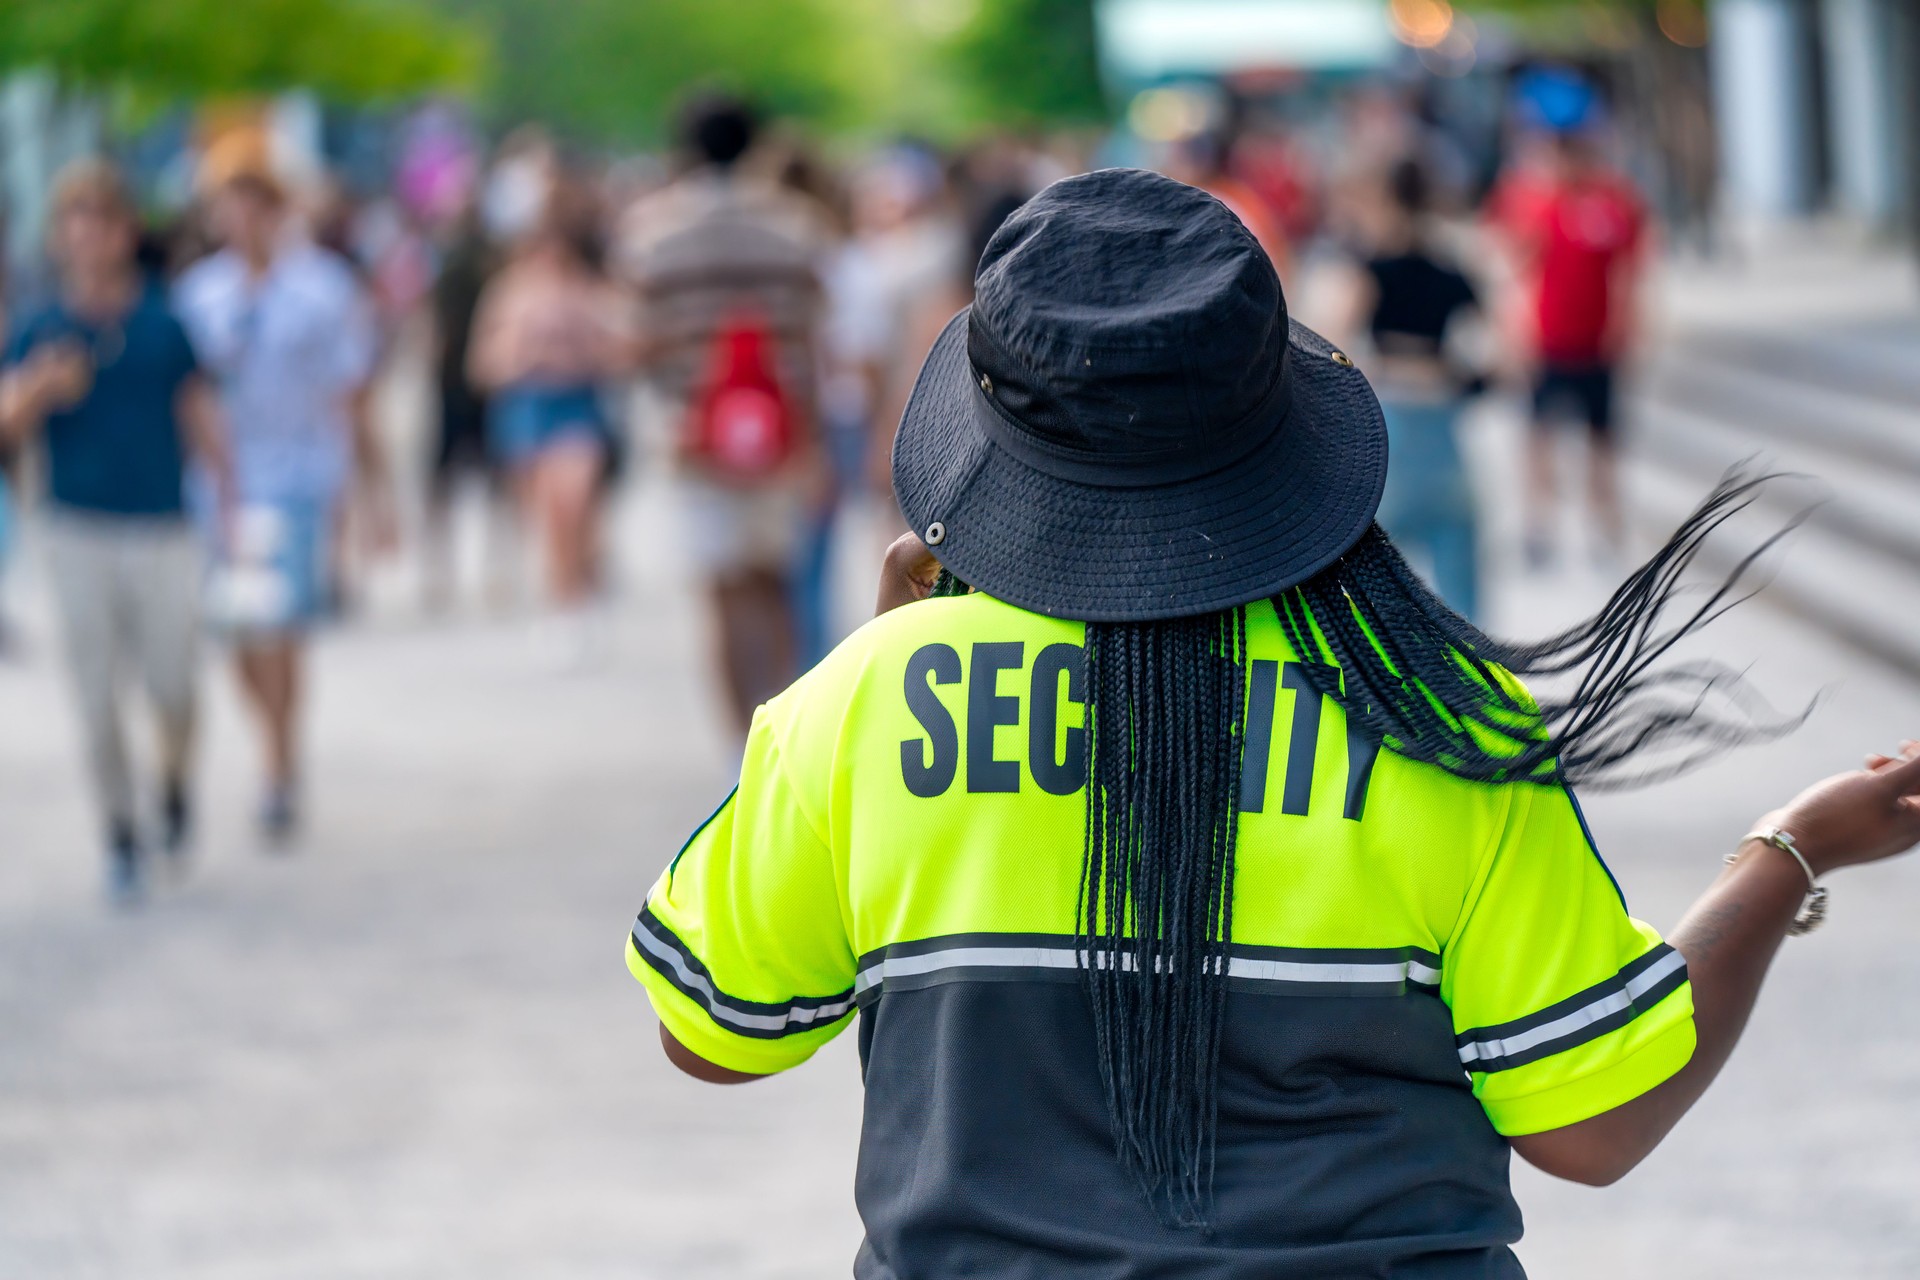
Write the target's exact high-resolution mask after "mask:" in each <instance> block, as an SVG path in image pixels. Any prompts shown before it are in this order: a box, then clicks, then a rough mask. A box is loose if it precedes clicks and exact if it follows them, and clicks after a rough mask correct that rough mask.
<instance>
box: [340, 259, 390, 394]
mask: <svg viewBox="0 0 1920 1280" xmlns="http://www.w3.org/2000/svg"><path fill="white" fill-rule="evenodd" d="M340 276H341V280H340V292H339V298H338V304H337V305H338V310H339V315H338V317H337V318H338V321H339V326H340V327H339V330H338V336H339V341H337V342H335V343H333V344H332V345H331V347H330V348H329V349H330V350H331V351H332V352H333V354H334V357H335V359H336V361H337V363H336V365H335V367H334V369H333V371H332V372H333V377H334V379H335V381H336V382H337V383H338V385H340V386H342V387H349V388H351V387H358V386H360V385H361V384H363V383H365V382H366V381H367V380H368V379H369V378H371V377H373V370H374V365H375V364H376V363H378V361H379V356H380V334H379V325H378V323H377V322H376V321H375V319H374V315H373V300H372V299H371V298H369V297H368V296H367V292H366V290H364V289H362V288H361V287H360V285H359V283H358V282H357V281H356V280H354V278H353V276H352V274H351V273H350V272H348V271H347V270H346V269H345V268H344V267H342V268H341V269H340Z"/></svg>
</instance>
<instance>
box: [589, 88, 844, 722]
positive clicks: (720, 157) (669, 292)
mask: <svg viewBox="0 0 1920 1280" xmlns="http://www.w3.org/2000/svg"><path fill="white" fill-rule="evenodd" d="M757 134H758V124H757V120H756V117H755V116H754V114H753V112H752V111H750V110H749V109H748V108H747V107H746V106H745V105H744V104H742V103H739V102H736V101H733V100H731V99H726V98H712V99H706V98H702V99H696V100H695V101H693V102H691V103H689V104H688V105H687V107H686V109H685V112H684V114H683V118H682V121H681V135H682V136H681V147H682V150H683V151H684V152H685V154H686V156H687V158H688V159H689V160H690V162H691V163H692V168H691V170H690V172H688V173H687V174H686V175H685V176H683V177H682V178H680V180H679V181H677V182H675V183H673V184H672V185H671V186H669V187H667V188H666V189H665V190H664V191H661V192H660V193H658V194H657V195H655V196H653V197H651V198H649V199H647V200H643V201H641V202H640V203H639V204H637V205H636V206H635V207H634V208H633V209H632V210H630V211H629V214H628V217H627V222H628V227H629V230H630V234H629V236H628V238H627V241H626V243H625V245H624V247H623V259H624V261H625V262H626V271H627V273H628V275H629V278H630V279H631V280H632V281H633V283H634V284H635V285H636V287H637V288H638V289H639V292H640V302H641V341H642V344H643V349H644V351H645V352H646V361H645V368H644V372H645V374H646V375H647V378H648V381H649V383H650V384H651V386H652V389H653V391H654V392H655V394H656V395H657V396H658V397H659V400H660V401H661V403H662V404H663V405H665V406H666V408H667V412H668V413H669V414H670V415H671V416H672V417H673V418H674V419H675V427H676V430H677V433H678V437H679V450H678V452H679V459H680V476H679V488H680V497H681V499H682V504H683V513H684V514H683V519H684V522H685V526H686V538H687V541H686V548H687V554H688V556H689V558H690V559H691V560H692V561H693V563H694V566H695V568H696V569H697V571H698V572H699V574H700V576H701V577H702V578H704V579H705V583H706V589H707V596H708V602H709V606H710V611H711V614H712V617H713V626H714V631H715V633H716V640H717V644H716V646H715V647H716V648H717V650H718V652H719V659H720V677H721V686H722V691H723V694H724V696H725V699H726V704H727V710H728V713H729V719H730V720H731V721H732V724H733V727H734V728H735V729H736V730H737V731H738V732H740V733H744V732H745V731H746V727H747V723H748V720H749V719H750V717H751V716H752V714H753V709H754V708H755V707H756V706H758V705H759V704H760V703H761V702H764V701H765V700H766V699H767V698H769V697H771V696H773V695H774V694H775V693H777V692H779V691H780V690H781V689H782V688H784V687H785V686H786V684H787V682H788V681H790V680H791V679H793V677H794V674H795V673H796V671H797V670H798V666H799V637H798V632H797V627H796V624H795V617H794V607H793V591H794V581H793V579H794V569H795V567H796V561H797V560H798V558H799V554H800V549H801V541H802V532H803V527H804V524H805V519H806V512H807V509H808V507H809V506H810V505H818V503H819V501H820V496H821V494H820V487H821V486H822V485H824V484H825V483H826V481H827V477H826V473H825V470H824V468H823V465H822V460H821V457H820V449H819V440H818V437H819V405H818V391H817V386H816V383H817V377H816V375H817V370H818V366H819V361H820V356H819V346H820V333H819V330H820V325H821V322H822V317H823V310H824V295H823V292H822V289H821V285H820V278H819V274H818V270H819V267H820V264H821V262H822V260H823V257H824V253H825V248H826V243H825V228H824V226H823V225H822V221H821V215H820V211H819V210H817V209H815V208H813V207H812V206H811V204H810V203H808V202H807V201H805V200H804V199H803V198H802V197H800V196H798V195H796V194H795V193H793V192H791V191H783V190H781V189H779V188H778V187H777V186H775V185H774V184H773V183H771V182H764V181H760V180H758V179H756V178H755V177H753V176H752V175H751V174H748V173H744V172H742V165H743V161H744V160H745V158H746V157H747V155H748V154H749V152H750V151H751V149H752V147H753V145H754V143H755V140H756V138H757Z"/></svg>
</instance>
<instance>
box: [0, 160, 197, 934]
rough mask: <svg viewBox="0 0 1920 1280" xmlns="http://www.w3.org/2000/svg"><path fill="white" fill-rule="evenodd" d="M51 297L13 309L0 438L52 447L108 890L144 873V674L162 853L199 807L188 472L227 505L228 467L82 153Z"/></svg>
mask: <svg viewBox="0 0 1920 1280" xmlns="http://www.w3.org/2000/svg"><path fill="white" fill-rule="evenodd" d="M51 223H52V226H51V238H52V243H51V245H50V249H51V254H52V257H53V259H54V262H55V264H56V266H57V269H58V274H59V294H58V297H57V299H56V300H55V301H54V302H52V303H51V304H50V305H48V306H47V307H45V308H44V309H42V310H40V311H39V312H36V313H34V314H32V315H29V316H27V317H25V318H24V319H23V321H22V322H21V324H20V325H19V326H18V327H17V329H16V331H15V333H14V336H13V339H12V341H11V343H10V344H9V347H8V350H7V357H6V364H7V368H6V373H5V375H4V381H3V382H0V440H4V441H5V442H7V443H13V442H20V441H25V440H29V439H32V440H37V441H38V442H39V444H40V445H41V447H42V449H43V451H44V453H45V458H46V476H47V490H48V493H47V496H48V501H49V517H48V521H47V530H46V533H47V538H46V541H47V554H48V559H49V563H50V569H51V578H52V583H53V589H54V598H55V601H56V603H57V605H58V608H59V613H60V620H61V624H62V628H63V631H64V636H65V647H66V655H67V662H68V665H69V667H70V668H71V670H72V675H73V682H74V688H75V691H76V693H77V695H78V699H79V704H80V710H81V715H82V719H83V722H84V726H85V737H86V743H87V754H88V758H89V760H90V762H91V765H92V771H93V780H94V786H95V790H96V792H97V794H98V798H99V804H100V809H101V818H102V823H103V826H104V829H105V836H106V843H107V849H108V854H109V860H108V874H109V889H110V892H111V893H112V894H113V895H114V896H115V897H116V898H118V899H121V900H131V899H132V898H134V897H136V896H137V895H138V893H139V891H140V889H141V885H142V879H143V859H142V856H141V854H142V845H143V834H144V833H143V830H142V823H141V821H140V819H141V814H140V807H139V799H140V797H139V788H138V787H137V786H136V785H135V780H134V777H133V771H132V768H131V764H130V761H129V753H128V750H127V746H126V741H125V734H124V732H123V728H122V712H123V707H122V702H123V699H122V690H121V680H122V676H123V674H124V670H123V669H125V668H128V667H131V668H133V669H135V670H137V671H138V672H139V675H140V679H141V681H142V683H143V685H144V686H145V689H146V692H147V694H148V695H149V697H150V698H151V700H152V703H153V707H154V711H155V713H156V716H155V719H156V721H157V723H158V726H159V730H160V752H159V764H160V785H159V788H158V790H159V802H160V804H159V808H160V814H159V818H160V821H159V826H158V831H157V836H158V840H159V844H160V847H161V848H162V849H163V850H164V851H165V852H166V853H167V854H169V855H171V856H172V857H173V858H174V859H176V860H177V859H179V858H180V857H182V856H184V854H185V853H186V851H187V843H188V837H189V834H190V827H191V816H192V792H193V787H192V764H193V737H194V722H195V656H196V652H197V647H198V645H197V630H198V629H197V619H198V616H199V608H200V570H199V555H198V552H197V547H196V542H195V538H194V535H193V533H192V530H191V527H190V525H189V523H188V521H187V518H186V499H185V477H186V470H187V466H188V462H189V460H190V459H194V458H197V459H198V460H199V461H200V463H201V464H202V466H203V468H204V470H205V472H206V474H207V475H208V476H209V477H210V479H211V480H212V482H213V486H214V489H215V494H216V502H217V505H218V506H219V508H220V509H221V510H222V511H225V510H226V509H228V508H229V507H230V503H231V475H230V471H229V468H228V464H227V457H226V452H225V448H224V442H223V439H222V435H221V428H220V422H219V412H218V406H217V404H216V402H215V397H214V394H213V390H212V387H211V384H210V383H209V382H208V380H207V379H206V377H205V376H204V375H203V374H202V372H201V369H200V366H199V364H198V362H197V361H196V359H195V357H194V352H193V347H192V346H191V344H190V343H189V342H188V339H187V334H186V331H185V330H184V329H183V328H182V326H181V324H180V322H179V321H178V320H177V319H175V317H174V315H173V313H172V311H171V310H169V308H168V303H167V298H166V294H165V291H164V289H163V288H162V287H161V286H160V284H159V283H158V282H157V281H154V280H152V279H150V278H148V277H147V276H146V275H145V274H144V272H143V271H142V270H141V268H140V266H139V264H138V263H137V262H136V260H135V256H134V250H135V244H136V241H137V239H138V235H139V226H138V221H137V216H136V214H135V212H134V207H133V204H132V201H131V199H130V198H129V196H128V194H127V190H126V187H125V186H124V184H123V182H122V180H121V177H120V174H119V173H118V171H117V170H115V169H114V168H113V167H112V166H111V165H109V164H107V163H105V162H104V161H98V160H84V161H79V162H76V163H75V164H74V165H72V166H70V167H69V168H68V169H66V170H65V171H64V172H63V173H62V174H61V176H60V178H59V181H58V183H57V185H56V188H55V192H54V197H53V211H52V219H51Z"/></svg>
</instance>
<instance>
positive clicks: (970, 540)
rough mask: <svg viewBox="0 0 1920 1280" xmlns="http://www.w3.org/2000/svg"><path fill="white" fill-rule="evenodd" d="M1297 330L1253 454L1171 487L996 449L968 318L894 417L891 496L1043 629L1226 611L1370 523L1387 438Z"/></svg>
mask: <svg viewBox="0 0 1920 1280" xmlns="http://www.w3.org/2000/svg"><path fill="white" fill-rule="evenodd" d="M1334 354H1335V348H1334V347H1333V346H1332V345H1331V344H1330V343H1328V342H1327V340H1326V339H1324V338H1322V337H1321V336H1320V335H1318V334H1316V333H1314V332H1313V331H1312V330H1311V329H1308V328H1307V327H1306V326H1304V325H1301V324H1297V323H1294V324H1292V325H1291V330H1290V332H1289V334H1288V359H1289V362H1290V369H1289V376H1290V377H1291V379H1292V388H1291V396H1290V401H1289V407H1288V408H1287V409H1286V411H1285V416H1284V418H1283V420H1282V421H1281V423H1280V424H1279V426H1278V427H1277V428H1276V429H1275V430H1274V432H1273V434H1272V435H1271V436H1270V437H1269V438H1268V439H1267V440H1266V441H1265V442H1264V443H1263V444H1262V445H1260V446H1259V447H1258V448H1257V449H1255V450H1254V451H1253V452H1252V453H1251V454H1249V455H1247V456H1246V457H1244V458H1242V459H1240V460H1239V461H1237V462H1235V463H1233V464H1231V465H1229V466H1225V467H1222V468H1220V469H1219V470H1217V471H1213V472H1210V473H1208V474H1206V475H1202V476H1198V477H1195V478H1193V479H1189V480H1182V481H1178V482H1176V483H1170V484H1166V485H1152V486H1141V485H1137V484H1132V485H1125V486H1111V487H1109V486H1105V485H1097V484H1086V483H1080V482H1075V481H1070V480H1064V479H1061V478H1058V477H1056V476H1053V475H1049V474H1046V473H1045V472H1043V471H1040V470H1038V469H1036V468H1034V467H1032V466H1029V465H1028V464H1027V463H1025V462H1023V461H1022V460H1020V459H1018V458H1016V457H1014V456H1013V455H1012V454H1011V453H1009V452H1008V451H1007V450H1005V449H1003V448H1001V447H1000V446H999V445H997V444H996V443H995V442H994V441H993V440H992V439H991V438H990V437H989V436H988V434H987V433H986V432H985V431H984V430H982V428H981V427H980V425H979V423H978V420H977V417H976V413H975V409H974V406H973V403H972V396H973V395H974V377H975V375H974V372H973V368H972V365H971V364H970V363H969V361H968V359H967V313H966V312H965V311H962V312H961V313H960V314H959V315H957V316H955V317H954V319H953V320H952V321H951V322H950V323H949V324H948V325H947V327H946V328H945V329H944V330H943V331H942V332H941V334H940V337H939V339H938V340H936V341H935V343H934V345H933V350H932V352H931V353H930V354H929V355H928V357H927V362H926V364H925V366H923V367H922V369H921V371H920V377H919V379H918V381H917V382H916V383H915V384H914V388H913V395H912V396H911V397H910V398H909V400H908V402H907V408H906V412H905V414H904V415H903V416H902V418H901V422H900V430H899V434H898V435H897V436H896V437H895V440H894V446H893V488H894V494H895V496H896V497H897V498H898V499H899V502H900V510H901V512H902V514H904V515H905V516H906V518H907V523H908V525H909V526H910V527H912V528H913V530H914V531H915V532H916V533H919V534H920V535H921V536H922V537H925V536H926V534H927V530H928V528H929V527H930V526H932V525H934V524H936V523H938V524H939V525H940V526H942V535H943V536H942V537H941V538H940V540H939V542H938V545H935V546H933V547H932V550H933V553H934V555H935V557H936V558H938V559H939V561H940V563H941V564H943V565H945V566H946V567H947V568H948V569H950V570H952V571H953V573H954V574H955V576H957V577H959V578H960V579H961V580H962V581H964V582H967V583H969V584H971V585H973V586H975V587H978V588H979V589H980V590H982V591H985V592H986V593H987V594H989V595H992V596H994V597H996V598H997V599H1001V600H1005V601H1006V602H1007V603H1009V604H1013V605H1017V606H1019V607H1020V608H1022V609H1029V610H1032V611H1034V612H1036V613H1043V614H1048V615H1050V616H1053V617H1061V618H1076V619H1081V620H1084V621H1087V622H1145V621H1151V620H1154V619H1160V618H1181V617H1190V616H1193V615H1195V614H1202V613H1212V612H1216V611H1218V610H1222V609H1230V608H1233V607H1234V606H1236V605H1242V604H1248V603H1251V602H1253V601H1255V600H1260V599H1264V598H1266V597H1268V596H1272V595H1276V594H1278V593H1279V592H1281V591H1284V590H1286V589H1287V588H1288V587H1291V586H1294V585H1295V584H1297V583H1299V582H1302V581H1304V580H1306V579H1307V578H1310V577H1312V576H1313V575H1314V574H1316V573H1318V572H1319V571H1320V570H1321V569H1324V568H1325V567H1326V566H1327V565H1329V564H1331V563H1332V562H1333V561H1334V560H1335V559H1337V558H1338V557H1339V556H1340V554H1341V553H1342V552H1344V551H1346V550H1347V549H1348V548H1349V547H1351V546H1352V545H1353V544H1354V543H1355V542H1356V541H1357V540H1358V539H1359V538H1360V535H1361V534H1363V533H1365V532H1366V530H1367V528H1368V526H1369V525H1370V524H1371V523H1372V522H1373V517H1374V512H1375V511H1376V510H1377V509H1378V508H1379V505H1380V494H1381V490H1382V489H1383V488H1384V487H1385V485H1386V479H1387V428H1386V421H1385V419H1384V418H1383V417H1382V415H1381V412H1380V403H1379V401H1378V400H1377V399H1376V398H1375V397H1374V394H1373V390H1372V388H1371V387H1369V386H1368V385H1367V380H1366V378H1365V377H1364V376H1363V375H1362V374H1361V372H1360V371H1359V369H1357V368H1355V367H1353V365H1352V364H1351V363H1350V362H1349V363H1342V362H1341V361H1337V360H1335V359H1334V358H1333V357H1334Z"/></svg>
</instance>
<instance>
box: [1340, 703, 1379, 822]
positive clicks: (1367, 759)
mask: <svg viewBox="0 0 1920 1280" xmlns="http://www.w3.org/2000/svg"><path fill="white" fill-rule="evenodd" d="M1379 756H1380V744H1379V743H1378V742H1375V741H1373V740H1372V739H1370V738H1367V737H1365V736H1364V735H1362V734H1360V733H1358V732H1356V731H1355V730H1354V727H1353V721H1352V720H1351V719H1349V720H1348V721H1347V807H1346V808H1345V809H1344V810H1342V811H1341V816H1342V817H1345V818H1352V819H1353V820H1354V821H1355V822H1358V821H1360V818H1361V815H1362V814H1364V813H1365V812H1366V810H1367V783H1368V782H1370V781H1372V780H1373V762H1374V761H1375V760H1376V759H1378V758H1379Z"/></svg>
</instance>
